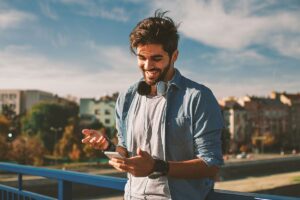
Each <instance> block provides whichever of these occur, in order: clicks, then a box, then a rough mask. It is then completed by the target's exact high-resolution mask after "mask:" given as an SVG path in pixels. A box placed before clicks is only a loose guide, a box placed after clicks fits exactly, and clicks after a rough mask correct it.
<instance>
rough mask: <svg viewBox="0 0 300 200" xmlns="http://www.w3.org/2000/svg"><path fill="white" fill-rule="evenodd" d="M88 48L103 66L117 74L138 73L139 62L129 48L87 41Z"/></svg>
mask: <svg viewBox="0 0 300 200" xmlns="http://www.w3.org/2000/svg"><path fill="white" fill-rule="evenodd" d="M85 44H86V46H87V47H88V48H89V49H90V50H91V51H92V52H93V55H92V56H93V57H94V59H95V60H97V61H98V62H99V63H101V65H102V66H105V68H107V69H109V70H116V73H128V72H129V73H132V72H136V71H138V67H137V62H136V59H135V57H134V56H133V55H131V54H130V52H129V49H128V48H124V47H119V46H101V45H97V44H96V43H95V42H93V41H87V42H86V43H85Z"/></svg>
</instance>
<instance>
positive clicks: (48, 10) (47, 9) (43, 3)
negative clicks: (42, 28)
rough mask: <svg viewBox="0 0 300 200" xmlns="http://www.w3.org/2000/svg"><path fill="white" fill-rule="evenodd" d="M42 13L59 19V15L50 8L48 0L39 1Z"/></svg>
mask: <svg viewBox="0 0 300 200" xmlns="http://www.w3.org/2000/svg"><path fill="white" fill-rule="evenodd" d="M39 5H40V8H41V11H42V13H43V14H44V15H45V16H47V17H48V18H50V19H53V20H57V19H58V15H57V14H56V13H55V12H54V11H53V10H52V9H51V8H50V5H49V2H48V1H40V2H39Z"/></svg>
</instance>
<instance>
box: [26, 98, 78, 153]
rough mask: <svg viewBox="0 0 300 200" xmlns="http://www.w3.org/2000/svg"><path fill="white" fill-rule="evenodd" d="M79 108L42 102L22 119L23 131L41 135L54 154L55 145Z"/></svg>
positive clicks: (47, 147)
mask: <svg viewBox="0 0 300 200" xmlns="http://www.w3.org/2000/svg"><path fill="white" fill-rule="evenodd" d="M77 112H78V108H76V107H75V106H74V105H73V104H72V105H67V104H62V103H56V102H42V103H39V104H37V105H35V106H33V108H32V109H31V111H30V112H29V113H27V115H26V116H25V117H24V118H23V119H22V125H23V131H24V132H25V133H27V134H29V135H39V136H40V137H41V139H42V141H43V142H44V145H45V147H46V149H47V150H49V151H50V152H53V149H54V144H55V142H56V141H58V140H59V139H60V138H61V137H62V133H63V130H64V128H65V126H66V125H67V124H68V122H69V118H70V117H74V116H76V115H77Z"/></svg>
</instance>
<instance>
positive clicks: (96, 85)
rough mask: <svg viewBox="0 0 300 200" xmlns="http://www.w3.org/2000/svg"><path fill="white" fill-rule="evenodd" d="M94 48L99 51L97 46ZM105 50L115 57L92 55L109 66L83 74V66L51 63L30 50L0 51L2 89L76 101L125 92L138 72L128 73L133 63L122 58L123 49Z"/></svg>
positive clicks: (10, 48)
mask: <svg viewBox="0 0 300 200" xmlns="http://www.w3.org/2000/svg"><path fill="white" fill-rule="evenodd" d="M93 48H95V49H98V50H99V51H100V49H102V47H98V46H97V45H94V47H93ZM107 49H110V50H112V52H114V53H115V54H113V55H112V56H111V55H109V54H106V53H104V54H101V53H99V52H95V55H98V56H99V57H98V59H99V61H101V60H103V61H105V62H104V63H105V64H107V65H109V66H108V67H107V68H106V69H105V70H100V71H90V70H88V71H86V70H84V68H85V65H84V64H82V65H81V66H76V64H74V63H72V62H67V61H63V62H62V61H58V60H52V59H50V58H47V57H46V56H44V55H41V54H38V53H34V52H33V50H32V48H31V47H30V46H8V47H6V48H5V49H3V50H0V70H1V74H0V82H1V88H19V89H41V90H45V91H50V92H53V93H57V94H59V95H66V94H71V95H76V96H78V97H95V96H99V95H104V94H107V93H112V92H117V91H122V90H125V89H126V88H127V87H128V86H129V85H130V84H132V83H133V82H135V81H136V80H138V77H139V76H140V74H139V72H138V69H137V68H136V70H130V69H132V68H133V66H132V64H131V63H133V62H131V61H129V59H130V58H128V57H127V55H126V56H125V55H124V53H123V52H125V51H123V49H122V48H121V49H118V47H116V46H114V47H110V46H107V47H103V50H107ZM127 51H128V50H127ZM95 55H92V56H95ZM87 63H88V62H87ZM114 63H115V64H114ZM110 66H116V67H115V68H111V67H110ZM122 68H123V70H122ZM127 69H129V70H127Z"/></svg>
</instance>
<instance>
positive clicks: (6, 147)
mask: <svg viewBox="0 0 300 200" xmlns="http://www.w3.org/2000/svg"><path fill="white" fill-rule="evenodd" d="M8 152H10V143H8V142H7V139H6V136H3V135H0V160H7V159H8Z"/></svg>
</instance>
